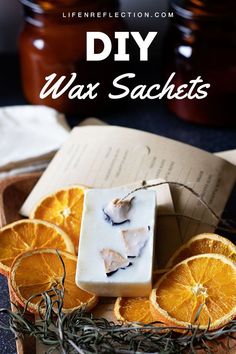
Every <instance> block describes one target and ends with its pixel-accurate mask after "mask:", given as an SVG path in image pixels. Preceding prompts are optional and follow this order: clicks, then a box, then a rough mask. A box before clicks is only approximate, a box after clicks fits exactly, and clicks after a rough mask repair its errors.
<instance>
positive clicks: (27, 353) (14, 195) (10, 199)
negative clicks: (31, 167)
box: [0, 173, 236, 354]
mask: <svg viewBox="0 0 236 354" xmlns="http://www.w3.org/2000/svg"><path fill="white" fill-rule="evenodd" d="M39 176H40V174H39V173H37V174H28V175H22V176H17V177H11V178H8V179H4V180H2V181H0V227H2V226H4V225H6V224H9V223H11V222H13V221H16V220H19V219H21V218H22V217H21V216H20V214H19V209H20V207H21V205H22V204H23V202H24V200H25V199H26V197H27V196H28V194H29V193H30V191H31V190H32V188H33V187H34V185H35V183H36V182H37V180H38V178H39ZM11 301H12V302H14V298H13V297H12V296H11ZM114 301H115V299H112V298H104V299H101V300H100V302H99V305H98V306H96V308H95V310H94V311H93V314H94V315H95V316H96V317H106V318H107V319H108V320H115V318H114V315H113V307H114ZM16 344H17V353H18V354H35V353H36V342H35V340H34V339H33V338H29V337H27V338H24V340H17V343H16ZM231 344H232V345H233V344H234V343H231ZM198 353H199V354H200V352H198ZM201 353H202V352H201ZM225 353H230V354H236V348H235V347H234V348H233V349H232V350H230V351H226V349H223V348H221V346H219V350H218V351H217V354H225Z"/></svg>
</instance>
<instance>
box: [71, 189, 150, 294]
mask: <svg viewBox="0 0 236 354" xmlns="http://www.w3.org/2000/svg"><path fill="white" fill-rule="evenodd" d="M129 191H130V189H127V188H112V189H92V190H88V191H87V192H86V195H85V199H84V209H83V217H82V225H81V233H80V244H79V254H78V263H77V273H76V284H77V285H78V286H79V287H80V288H82V289H84V290H86V291H89V292H92V293H95V294H97V295H100V296H127V297H128V296H130V297H132V296H147V295H148V294H149V293H150V291H151V288H152V267H153V250H154V228H155V214H156V193H155V192H154V191H150V190H140V191H138V192H135V193H133V194H132V195H130V196H129V197H127V198H125V199H124V200H123V199H122V198H124V197H125V196H126V195H127V193H128V192H129Z"/></svg>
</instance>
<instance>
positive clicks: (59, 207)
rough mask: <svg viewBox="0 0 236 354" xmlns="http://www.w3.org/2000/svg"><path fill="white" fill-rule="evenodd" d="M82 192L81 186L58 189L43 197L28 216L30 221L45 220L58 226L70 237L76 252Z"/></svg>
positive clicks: (83, 188) (81, 208)
mask: <svg viewBox="0 0 236 354" xmlns="http://www.w3.org/2000/svg"><path fill="white" fill-rule="evenodd" d="M84 191H85V187H83V186H71V187H68V188H64V189H60V190H58V191H57V192H55V193H54V194H50V195H48V196H46V197H44V198H43V199H42V200H41V201H40V202H39V203H38V204H37V205H36V207H35V208H34V210H33V211H32V213H31V215H30V218H31V219H40V220H45V221H49V222H51V223H53V224H55V225H57V226H59V227H60V228H61V229H62V230H63V231H65V232H66V233H67V234H68V235H69V236H70V238H71V240H72V242H73V244H74V246H75V250H76V252H77V251H78V243H79V235H80V224H81V218H82V212H83V203H84Z"/></svg>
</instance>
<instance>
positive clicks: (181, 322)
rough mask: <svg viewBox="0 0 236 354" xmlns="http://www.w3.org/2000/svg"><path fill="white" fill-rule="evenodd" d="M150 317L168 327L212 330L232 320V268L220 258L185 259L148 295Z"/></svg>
mask: <svg viewBox="0 0 236 354" xmlns="http://www.w3.org/2000/svg"><path fill="white" fill-rule="evenodd" d="M150 301H151V303H152V307H151V310H152V313H153V316H154V317H155V319H156V320H157V321H161V322H163V323H165V324H166V325H168V326H178V327H188V326H189V324H194V321H195V319H196V317H198V316H197V314H198V313H199V311H200V309H201V311H200V314H199V317H198V320H197V322H196V324H199V325H200V327H201V328H202V329H205V328H207V327H208V323H209V320H210V329H216V328H219V327H221V326H223V325H224V324H226V323H228V322H229V321H230V320H231V319H232V318H234V317H235V316H236V265H235V263H234V262H232V261H231V260H230V259H228V258H226V257H225V256H222V255H220V254H205V255H197V256H193V257H190V258H187V259H186V260H184V261H183V262H181V263H179V264H177V265H176V266H175V267H174V268H173V269H172V270H170V271H169V272H168V273H166V274H164V275H163V276H162V277H161V279H160V280H159V281H158V283H157V284H156V289H153V291H152V292H151V295H150Z"/></svg>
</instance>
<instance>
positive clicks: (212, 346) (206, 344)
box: [0, 255, 236, 354]
mask: <svg viewBox="0 0 236 354" xmlns="http://www.w3.org/2000/svg"><path fill="white" fill-rule="evenodd" d="M59 256H60V255H59ZM60 260H61V262H62V264H63V265H64V263H63V260H62V258H61V257H60ZM65 276H66V273H65V269H64V276H63V277H62V279H61V284H58V285H57V287H53V288H52V289H50V290H49V291H46V292H43V293H41V294H36V295H35V298H38V297H39V296H40V299H39V306H38V310H39V319H37V320H35V321H34V320H32V318H30V317H29V316H28V314H27V304H26V306H25V308H24V309H22V308H20V307H19V306H18V305H14V307H15V310H14V312H13V311H11V310H9V309H0V328H2V329H5V330H10V331H12V332H13V333H14V334H15V336H16V337H17V338H23V337H27V336H31V337H35V338H36V339H37V340H39V341H40V342H42V343H43V344H45V345H46V346H47V353H49V354H50V353H53V352H55V350H57V351H59V352H60V353H63V354H75V353H79V354H91V353H99V354H100V353H109V354H112V353H114V354H116V353H119V354H134V353H136V354H138V353H140V354H141V353H163V354H167V353H168V354H180V353H196V351H197V350H198V349H202V350H203V351H204V352H205V353H213V352H214V351H215V350H216V349H217V348H218V347H219V345H220V344H219V342H220V343H222V341H220V339H222V338H223V337H227V338H229V339H231V338H233V339H235V340H236V321H231V322H230V323H229V324H228V325H226V326H225V327H223V328H221V329H219V330H215V331H212V332H210V331H209V330H208V329H206V330H201V329H199V328H198V326H190V327H189V328H187V329H186V328H182V333H176V329H178V330H180V328H177V327H165V326H164V325H163V324H162V323H160V322H156V323H152V324H149V325H141V324H139V326H134V325H133V326H131V325H128V326H127V325H123V324H122V323H118V324H116V323H114V322H111V321H108V320H106V319H105V318H94V317H93V315H92V314H89V313H87V312H86V311H85V310H84V309H80V310H76V311H74V312H71V313H64V312H63V298H64V282H65ZM32 299H33V297H31V299H30V300H32ZM5 316H7V318H8V320H7V321H6V318H5V321H4V320H3V319H1V317H5ZM221 345H223V344H221ZM224 346H225V347H224V348H225V349H227V350H228V349H230V341H229V340H228V341H226V343H225V344H224Z"/></svg>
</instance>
